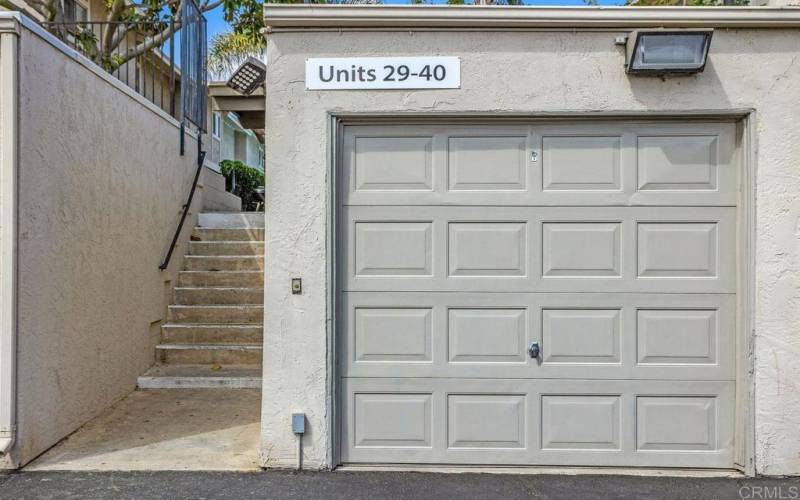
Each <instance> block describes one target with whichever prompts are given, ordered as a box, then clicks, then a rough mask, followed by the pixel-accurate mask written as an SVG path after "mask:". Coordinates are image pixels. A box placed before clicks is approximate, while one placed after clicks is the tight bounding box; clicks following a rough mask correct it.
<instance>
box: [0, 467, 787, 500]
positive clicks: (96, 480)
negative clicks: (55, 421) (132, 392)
mask: <svg viewBox="0 0 800 500" xmlns="http://www.w3.org/2000/svg"><path fill="white" fill-rule="evenodd" d="M0 498H2V499H19V500H27V499H59V500H65V499H78V498H79V499H82V500H83V499H137V500H139V499H159V498H169V499H198V500H199V499H217V498H231V499H247V498H270V499H271V498H275V499H302V500H313V499H346V500H384V499H395V498H399V499H409V500H412V499H413V500H422V499H435V500H443V499H449V498H454V499H502V500H514V499H523V498H524V499H531V498H544V499H561V498H563V499H569V500H583V499H596V498H602V499H623V498H625V499H627V498H631V499H633V498H635V499H661V498H664V499H676V498H679V499H687V500H689V499H698V500H710V499H744V500H761V499H772V500H794V499H800V478H793V479H737V478H675V477H641V476H609V475H604V476H599V475H597V476H595V475H579V476H562V475H558V476H554V475H521V474H514V475H501V474H437V473H420V472H334V473H330V472H304V473H299V474H297V473H291V472H277V471H270V472H256V473H230V472H19V473H13V474H8V475H0Z"/></svg>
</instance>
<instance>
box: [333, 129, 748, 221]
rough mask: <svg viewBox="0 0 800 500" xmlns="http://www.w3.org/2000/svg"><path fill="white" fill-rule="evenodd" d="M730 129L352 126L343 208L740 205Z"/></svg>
mask: <svg viewBox="0 0 800 500" xmlns="http://www.w3.org/2000/svg"><path fill="white" fill-rule="evenodd" d="M735 132H736V126H735V124H733V123H694V122H691V123H687V122H679V123H660V124H654V123H620V122H594V123H587V122H582V123H562V124H556V123H554V124H541V125H484V126H436V125H414V126H408V127H398V126H394V127H392V126H384V127H372V126H368V127H348V128H347V130H346V132H345V134H344V137H343V139H342V140H343V144H342V149H343V156H342V159H343V160H344V161H343V168H342V182H341V188H342V191H341V195H342V200H343V203H344V204H345V205H487V206H491V205H507V206H511V205H528V206H537V205H540V206H558V205H578V206H581V205H593V206H613V205H618V206H628V205H639V206H648V205H667V206H669V205H672V206H675V205H692V206H735V205H736V199H737V192H736V185H737V181H738V172H737V169H736V168H735V164H736V162H737V161H738V159H737V157H736V154H737V153H736V147H735Z"/></svg>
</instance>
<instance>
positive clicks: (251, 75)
mask: <svg viewBox="0 0 800 500" xmlns="http://www.w3.org/2000/svg"><path fill="white" fill-rule="evenodd" d="M266 77H267V66H266V65H265V64H264V63H263V62H261V61H259V60H258V59H256V58H255V57H248V58H247V60H246V61H245V62H243V63H242V64H241V66H239V67H238V68H236V71H234V72H233V75H231V77H230V78H228V81H227V82H225V85H227V86H228V87H230V88H232V89H233V90H235V91H236V92H239V93H240V94H244V95H250V94H252V93H253V92H255V90H256V89H257V88H258V87H260V86H261V85H262V84H263V83H264V80H265V79H266Z"/></svg>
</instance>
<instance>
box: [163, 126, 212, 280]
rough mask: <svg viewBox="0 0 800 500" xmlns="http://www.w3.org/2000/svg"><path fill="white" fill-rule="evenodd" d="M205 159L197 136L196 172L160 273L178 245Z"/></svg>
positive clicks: (199, 138) (201, 141)
mask: <svg viewBox="0 0 800 500" xmlns="http://www.w3.org/2000/svg"><path fill="white" fill-rule="evenodd" d="M205 159H206V152H205V151H203V140H202V139H201V137H200V136H199V135H198V136H197V170H196V171H195V173H194V181H192V188H191V189H190V190H189V197H188V198H187V199H186V203H185V204H184V205H183V207H182V212H181V220H180V221H179V222H178V228H177V229H175V234H174V235H173V236H172V242H171V243H170V244H169V250H167V255H166V257H164V260H163V261H162V262H161V265H160V266H158V268H159V269H161V270H162V271H163V270H164V269H166V268H167V266H169V261H170V259H171V258H172V252H173V251H174V250H175V245H176V244H177V243H178V238H180V236H181V231H182V230H183V224H184V222H186V216H187V215H188V214H189V208H190V207H191V206H192V199H194V192H195V191H196V190H197V182H198V181H199V180H200V172H202V171H203V163H204V162H205Z"/></svg>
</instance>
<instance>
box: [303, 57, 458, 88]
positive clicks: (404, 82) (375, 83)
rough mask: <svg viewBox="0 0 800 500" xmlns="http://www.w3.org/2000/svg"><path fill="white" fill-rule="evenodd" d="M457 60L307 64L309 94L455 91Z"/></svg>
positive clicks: (355, 60)
mask: <svg viewBox="0 0 800 500" xmlns="http://www.w3.org/2000/svg"><path fill="white" fill-rule="evenodd" d="M460 87H461V60H460V59H459V58H458V57H331V58H319V59H307V60H306V89H308V90H347V89H350V90H353V89H361V90H370V89H457V88H460Z"/></svg>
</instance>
